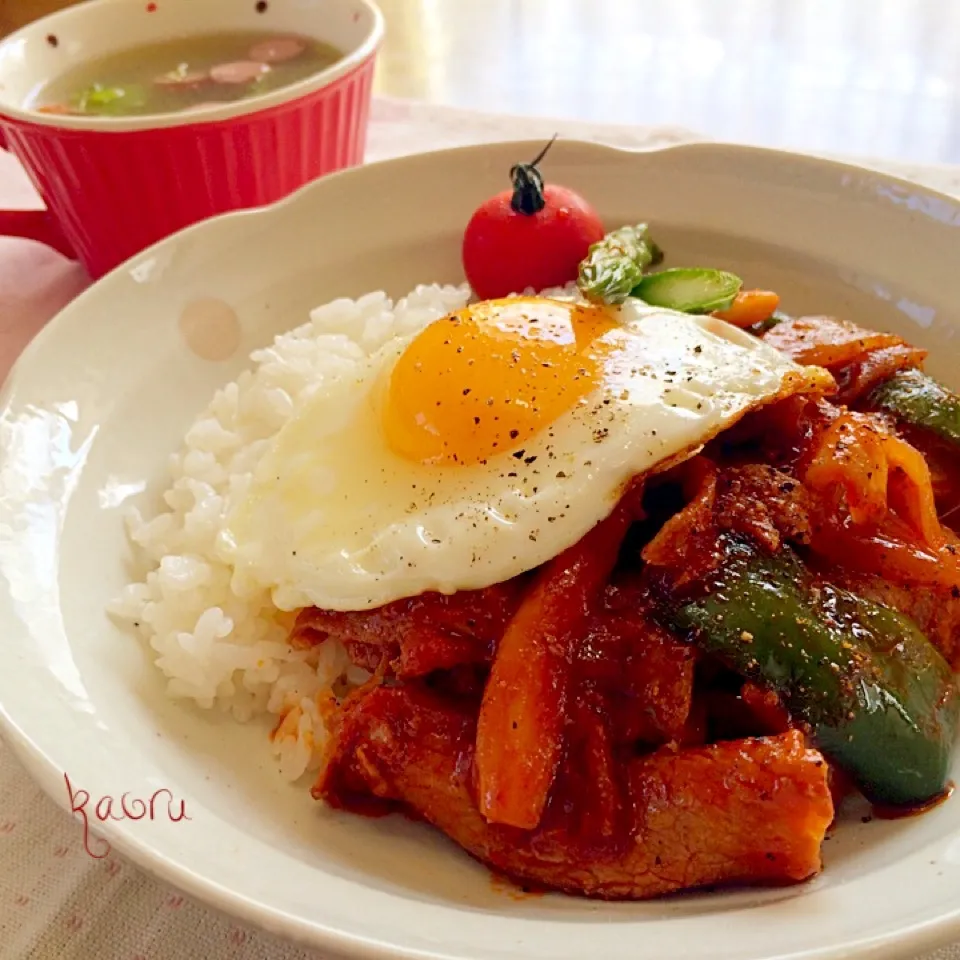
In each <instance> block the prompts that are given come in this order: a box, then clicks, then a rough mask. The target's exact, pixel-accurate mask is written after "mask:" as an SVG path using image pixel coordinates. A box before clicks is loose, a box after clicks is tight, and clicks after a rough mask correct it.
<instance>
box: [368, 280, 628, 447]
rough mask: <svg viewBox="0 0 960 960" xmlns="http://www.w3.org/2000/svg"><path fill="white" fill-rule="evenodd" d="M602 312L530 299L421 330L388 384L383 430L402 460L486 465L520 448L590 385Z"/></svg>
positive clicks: (608, 316) (603, 326) (489, 304)
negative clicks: (492, 458) (500, 455)
mask: <svg viewBox="0 0 960 960" xmlns="http://www.w3.org/2000/svg"><path fill="white" fill-rule="evenodd" d="M615 325H616V321H615V317H614V315H613V314H612V313H611V311H610V310H609V309H608V308H605V307H600V306H593V305H588V304H575V303H565V302H563V301H560V300H547V299H542V298H538V297H511V298H508V299H504V300H488V301H485V302H483V303H477V304H473V305H471V306H468V307H465V308H464V309H463V310H459V311H458V312H456V313H454V314H451V315H450V316H448V317H444V318H443V319H442V320H438V321H436V322H435V323H433V324H431V325H430V326H429V327H427V328H426V329H425V330H424V331H423V332H422V333H420V334H419V335H418V336H417V337H416V339H415V340H413V342H412V343H411V344H410V345H409V346H408V347H407V349H406V350H405V351H404V352H403V354H402V355H401V356H400V358H399V360H398V361H397V364H396V366H395V367H394V369H393V372H392V374H391V377H390V383H389V386H388V389H387V397H386V403H385V408H384V421H383V422H384V430H385V432H386V438H387V442H388V444H389V445H390V447H391V448H392V449H393V450H394V451H395V452H396V453H398V454H400V455H401V456H403V457H405V458H407V459H410V460H416V461H420V462H422V463H431V464H463V465H470V464H476V463H484V462H486V460H487V459H488V458H490V457H493V456H496V455H497V454H499V453H505V452H508V451H516V450H518V449H519V448H521V447H522V445H523V443H524V442H525V441H526V440H528V439H529V438H530V437H532V436H533V435H534V434H536V433H538V432H539V431H540V430H542V429H543V428H544V427H546V426H547V425H548V424H550V423H552V422H553V421H554V420H556V419H557V417H559V416H560V415H561V414H562V413H564V412H566V411H567V410H569V409H571V408H572V407H573V406H574V405H575V404H576V403H577V402H578V401H579V400H581V399H582V398H583V397H585V396H586V395H587V394H588V393H590V392H591V391H592V390H593V389H595V387H596V385H597V378H598V376H599V372H598V371H599V367H600V364H599V362H598V361H599V358H600V354H601V353H602V351H603V345H602V344H601V343H599V342H598V341H599V339H600V338H601V337H602V336H603V335H604V333H606V332H608V331H609V330H610V329H612V328H613V327H614V326H615Z"/></svg>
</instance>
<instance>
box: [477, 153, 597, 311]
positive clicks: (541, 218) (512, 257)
mask: <svg viewBox="0 0 960 960" xmlns="http://www.w3.org/2000/svg"><path fill="white" fill-rule="evenodd" d="M552 143H553V141H552V140H551V141H550V143H549V144H547V147H546V148H544V150H543V151H542V152H541V153H540V155H539V156H538V157H537V158H536V159H535V160H534V161H533V162H532V163H520V164H517V166H515V167H514V168H513V169H512V170H511V171H510V175H511V178H512V180H513V189H512V190H504V191H503V192H502V193H498V194H497V195H496V196H494V197H491V198H490V199H489V200H487V201H486V202H485V203H482V204H481V205H480V207H479V208H478V209H477V211H476V212H475V213H474V214H473V216H472V217H471V218H470V222H469V223H468V224H467V229H466V230H465V231H464V235H463V269H464V272H465V273H466V275H467V281H468V282H469V283H470V286H471V287H472V288H473V292H474V293H475V294H476V295H477V296H478V297H479V298H480V299H481V300H492V299H495V298H497V297H505V296H507V295H508V294H511V293H520V292H522V291H523V290H525V289H526V288H527V287H532V288H533V289H535V290H542V289H543V288H544V287H559V286H562V285H563V284H565V283H570V282H571V281H573V280H576V278H577V270H578V268H579V265H580V261H581V260H583V259H584V257H586V255H587V250H588V249H589V247H590V245H591V244H593V243H596V242H597V241H598V240H600V239H602V237H603V235H604V229H603V223H602V222H601V220H600V217H599V216H598V215H597V212H596V210H594V209H593V207H591V206H590V204H589V203H587V201H586V200H584V199H583V197H581V196H580V195H579V194H577V193H575V192H574V191H573V190H569V189H568V188H567V187H560V186H556V185H554V184H547V185H546V186H544V183H543V177H542V176H541V175H540V171H539V170H538V169H537V164H538V163H539V162H540V161H541V160H542V159H543V157H544V156H545V154H546V152H547V150H548V149H549V148H550V145H551V144H552Z"/></svg>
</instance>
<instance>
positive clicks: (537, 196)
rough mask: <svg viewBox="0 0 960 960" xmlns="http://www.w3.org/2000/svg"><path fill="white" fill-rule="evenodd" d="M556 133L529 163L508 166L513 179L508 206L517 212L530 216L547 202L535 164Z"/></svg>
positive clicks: (552, 142) (540, 176) (546, 149)
mask: <svg viewBox="0 0 960 960" xmlns="http://www.w3.org/2000/svg"><path fill="white" fill-rule="evenodd" d="M557 136H558V134H556V133H555V134H554V135H553V137H552V138H551V139H550V142H549V143H548V144H547V145H546V146H545V147H544V148H543V149H542V150H541V151H540V152H539V153H538V154H537V155H536V156H535V157H534V158H533V160H531V161H530V162H529V163H518V164H516V165H515V166H513V167H511V168H510V179H511V180H512V181H513V197H512V198H511V199H510V207H511V209H513V210H515V211H516V212H517V213H522V214H523V215H524V216H527V217H532V216H533V215H534V214H536V213H539V212H540V211H541V210H542V209H543V208H544V207H545V206H546V204H547V201H546V200H545V199H544V197H543V176H542V175H541V173H540V171H539V170H538V169H537V164H539V163H540V161H541V160H543V158H544V157H545V156H546V155H547V151H548V150H549V149H550V148H551V147H552V146H553V144H554V143H555V142H556V139H557Z"/></svg>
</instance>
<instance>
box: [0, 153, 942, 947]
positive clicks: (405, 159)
mask: <svg viewBox="0 0 960 960" xmlns="http://www.w3.org/2000/svg"><path fill="white" fill-rule="evenodd" d="M563 144H564V149H565V150H566V151H567V152H568V153H569V152H570V151H576V153H575V154H574V155H573V156H572V157H570V159H573V158H575V157H581V158H582V159H584V160H586V161H588V162H595V161H597V160H598V159H601V158H603V157H607V158H612V157H616V156H617V155H638V154H674V155H676V154H678V153H687V154H694V155H696V154H702V155H703V156H704V157H705V158H706V160H707V161H708V160H709V158H710V157H711V156H715V157H726V158H730V157H734V158H736V157H738V156H739V157H743V156H746V155H751V156H755V157H762V158H763V162H771V163H776V162H781V163H784V162H785V163H790V164H798V163H799V164H803V165H804V166H805V167H806V168H808V169H812V170H818V171H820V172H821V173H823V172H826V173H829V172H831V171H832V172H834V173H837V174H842V173H848V174H851V175H856V176H861V177H862V176H863V175H865V174H866V175H869V176H870V177H872V178H875V180H876V181H877V182H881V183H884V184H888V185H891V186H895V187H899V188H905V189H908V190H909V191H910V192H911V193H912V194H919V195H923V196H926V197H927V198H929V199H931V200H936V201H938V202H940V203H947V204H949V205H950V206H951V208H952V210H953V211H954V213H955V214H956V216H957V218H958V220H960V200H958V199H957V198H956V197H952V196H950V195H949V194H945V193H942V192H940V191H937V190H934V189H931V188H929V187H926V186H924V185H921V184H917V183H915V182H914V181H911V180H908V179H906V178H902V177H897V176H893V175H890V174H887V173H885V172H883V171H879V170H875V169H873V168H870V167H863V166H860V165H858V164H855V163H849V162H844V161H839V160H834V159H827V158H823V157H819V156H814V155H811V154H803V153H793V152H789V151H783V150H776V149H771V148H766V147H753V146H740V145H736V144H730V143H713V142H703V141H696V142H689V143H680V144H669V145H658V146H653V147H648V146H639V147H622V146H610V145H607V144H601V143H596V142H592V141H584V140H578V139H575V138H571V139H564V141H563ZM507 146H509V147H510V148H511V149H513V148H516V149H518V150H523V149H525V148H533V149H538V148H539V147H540V146H542V143H541V142H540V141H533V140H503V141H496V142H490V143H482V144H469V145H465V146H458V147H452V148H446V149H441V150H434V151H429V152H424V153H417V154H409V155H406V156H402V157H395V158H386V159H383V160H379V161H375V162H373V163H370V164H365V165H363V166H361V167H356V168H352V169H350V170H345V171H341V172H339V173H336V174H332V175H329V176H327V177H323V178H321V179H320V180H317V181H314V182H313V183H310V184H307V185H306V186H304V187H302V188H300V189H299V190H297V191H296V192H295V193H293V194H291V195H290V196H288V197H286V198H285V199H283V200H281V201H279V202H276V203H273V204H270V205H266V206H263V207H257V208H253V209H248V210H241V211H234V212H231V213H227V214H223V215H220V216H218V217H214V218H210V219H209V220H205V221H202V222H200V223H198V224H194V225H192V226H190V227H187V228H185V229H183V230H181V231H178V232H177V233H175V234H173V235H171V236H170V237H167V238H165V239H164V240H161V241H159V242H158V243H156V244H154V245H152V246H151V247H149V248H148V249H146V250H144V251H142V252H141V253H139V254H137V255H135V256H134V257H132V258H130V259H129V260H128V261H126V263H124V264H122V265H120V266H119V267H117V268H116V269H115V270H113V271H111V272H110V273H109V274H107V275H106V276H105V277H103V278H102V279H100V280H99V281H97V282H96V283H94V284H92V285H91V286H90V287H89V288H87V289H86V290H85V291H83V292H82V293H81V294H80V295H79V296H78V297H76V298H75V299H74V300H73V301H71V302H70V303H69V304H68V305H67V306H66V307H65V308H64V309H62V310H61V311H59V312H58V313H57V314H56V316H54V317H53V318H52V319H51V320H50V321H49V322H48V323H47V324H46V325H45V326H44V328H43V329H42V330H41V331H39V333H38V334H37V335H36V336H35V337H34V338H33V339H32V340H31V341H30V343H29V344H28V345H27V346H26V348H25V349H24V350H23V351H22V352H21V354H20V356H19V357H18V358H17V360H16V361H15V362H14V364H13V365H12V367H11V369H10V371H9V373H8V375H7V377H6V378H5V380H4V382H3V384H2V386H0V414H3V413H5V412H6V411H7V409H8V407H9V405H10V402H11V401H12V400H13V399H14V397H15V394H16V391H17V389H18V387H19V382H20V379H21V377H23V376H24V375H25V371H28V370H29V368H30V366H31V364H32V363H33V362H34V361H35V360H36V358H37V356H38V355H39V354H41V352H42V351H43V350H44V349H46V347H47V346H48V345H49V342H51V341H53V340H54V338H56V337H57V336H59V335H60V332H61V331H62V329H63V328H64V326H65V325H66V324H70V323H73V322H79V321H78V320H74V317H75V316H77V317H79V316H81V315H82V314H83V313H84V310H85V308H86V303H87V299H88V298H89V299H91V300H93V299H95V298H96V297H98V296H100V295H101V293H102V288H103V287H104V286H107V285H108V284H110V283H111V282H114V280H115V279H116V278H117V276H118V275H121V274H127V273H129V272H130V271H131V269H133V268H134V267H135V265H136V264H138V263H143V262H145V261H147V260H148V259H150V258H152V257H155V256H157V255H158V254H161V253H163V252H164V251H166V250H169V249H172V248H174V247H175V246H176V245H178V244H180V243H182V242H184V241H185V240H188V239H189V240H193V239H195V238H196V237H198V236H202V234H203V233H204V231H206V230H212V229H220V228H221V227H222V226H223V223H239V222H240V221H246V220H250V221H253V220H261V219H265V218H275V217H276V218H282V217H283V216H284V215H285V213H286V211H287V210H288V209H289V208H291V207H295V206H297V205H299V204H300V203H302V202H303V200H304V198H305V197H307V196H310V195H311V194H313V193H315V192H320V191H324V190H330V189H331V187H332V186H335V184H336V183H337V182H341V181H342V179H343V178H357V177H363V176H367V175H369V174H368V173H367V171H369V170H374V171H378V170H382V169H383V168H384V167H391V168H396V167H398V166H400V165H402V166H411V167H415V166H417V165H423V164H428V165H429V164H433V163H438V162H444V163H448V162H456V160H457V158H459V157H462V156H464V155H467V154H476V155H483V154H490V153H493V152H495V151H497V150H501V149H503V148H505V147H507ZM0 736H2V737H3V740H4V742H5V743H6V744H7V746H8V747H9V748H10V749H11V751H12V752H13V753H14V755H15V756H16V757H17V759H18V760H19V762H20V763H21V764H23V766H24V767H26V769H27V771H28V773H29V775H30V776H31V778H32V779H33V780H34V781H35V782H36V783H37V784H38V785H39V786H40V787H41V789H43V790H44V792H45V793H46V794H47V795H48V796H49V797H50V798H51V799H52V800H53V801H54V802H55V803H56V804H57V805H58V806H59V807H60V808H61V809H64V810H66V811H69V805H68V804H67V803H66V802H65V798H64V796H63V789H62V771H61V768H60V766H59V765H58V764H55V763H54V762H53V760H52V759H51V758H50V757H49V756H47V755H46V754H45V753H44V751H43V750H42V749H41V748H39V747H38V746H37V745H36V744H35V743H33V742H32V740H31V738H30V736H29V735H28V733H27V732H26V730H25V729H23V727H22V726H21V724H20V723H19V722H18V721H17V720H16V718H15V717H13V716H12V715H11V714H10V713H9V712H8V710H7V707H6V705H5V704H4V703H2V702H0ZM97 834H98V835H101V836H103V837H104V838H105V839H106V840H107V841H108V842H109V843H110V844H111V846H112V847H113V848H115V849H116V850H117V851H118V852H119V853H121V854H122V855H124V856H125V857H127V858H128V859H130V860H131V861H132V862H133V863H134V864H136V866H137V867H138V868H139V869H142V870H144V871H145V872H146V873H148V874H150V875H151V876H153V877H156V878H157V879H160V880H161V881H163V882H165V883H169V884H171V885H173V886H175V887H177V888H178V889H181V890H183V891H184V892H186V893H188V894H189V895H191V896H193V897H195V898H196V899H197V900H199V901H200V902H202V903H205V904H207V905H210V906H212V907H214V908H215V909H218V910H221V911H223V912H225V913H227V914H229V915H232V916H236V917H237V918H239V919H241V920H242V921H244V922H247V923H251V924H254V925H256V926H258V927H260V928H261V929H264V930H267V931H269V932H271V933H274V934H276V935H278V936H281V937H284V938H287V939H289V940H293V941H296V942H300V943H304V944H310V945H313V946H316V947H320V948H321V949H326V950H333V951H336V952H337V953H338V954H339V955H342V956H349V957H352V958H357V960H457V956H455V955H453V954H448V953H446V952H434V951H425V950H421V949H418V948H412V949H411V948H407V947H403V946H397V945H395V944H391V943H388V942H382V941H378V940H375V939H372V938H371V937H369V936H357V935H354V934H352V933H349V932H344V931H343V930H338V929H334V928H329V927H318V926H317V925H316V924H310V923H308V922H307V921H305V920H304V918H302V917H297V916H294V915H292V914H290V913H287V912H285V911H283V910H282V909H279V908H277V907H274V906H268V905H265V904H263V903H260V902H257V901H254V900H251V899H249V898H246V897H245V896H243V895H242V894H237V893H235V892H233V891H231V890H230V889H228V888H226V887H223V886H221V885H220V884H218V883H216V882H214V881H212V880H210V879H209V878H206V877H204V876H202V875H201V874H199V873H197V872H195V871H194V870H193V869H191V868H190V867H188V866H184V865H182V864H180V863H178V862H176V861H174V860H172V859H170V858H168V857H167V856H166V855H165V854H164V853H163V851H162V850H161V849H160V848H159V847H157V845H155V844H153V843H151V842H148V841H145V840H141V839H138V835H137V834H136V833H134V832H131V831H127V830H124V829H123V828H122V825H120V824H114V823H112V822H107V823H105V824H99V825H98V829H97ZM954 835H956V836H958V837H960V832H957V833H956V834H953V833H951V834H948V836H954ZM530 922H531V923H532V924H534V923H535V924H537V925H539V923H541V922H545V923H550V921H530ZM600 922H602V921H600ZM673 922H675V923H677V924H681V923H682V922H683V920H682V919H681V918H677V919H676V920H675V921H673ZM642 923H643V921H642V920H638V921H636V922H635V924H634V925H636V926H641V925H642ZM953 937H960V905H958V907H957V909H956V910H955V911H954V912H953V913H952V914H950V913H948V914H941V915H940V916H937V917H932V918H929V919H927V920H925V921H921V922H918V923H916V924H914V925H912V926H905V927H903V928H901V929H900V930H898V931H896V932H893V933H889V934H883V935H880V936H879V937H874V938H861V939H860V940H856V941H853V942H849V941H848V942H844V943H841V944H837V945H835V946H827V947H823V948H819V949H814V950H804V951H803V953H802V954H797V953H782V952H781V953H776V954H770V958H769V960H778V958H780V960H787V958H788V957H799V956H803V957H804V958H809V960H814V958H816V960H841V958H849V957H860V958H867V957H874V958H877V960H886V958H891V960H892V958H894V957H896V956H900V955H901V952H902V951H903V950H905V949H908V950H916V951H923V950H927V949H933V948H936V947H937V946H939V945H941V944H943V943H946V942H948V941H949V940H950V939H951V938H953Z"/></svg>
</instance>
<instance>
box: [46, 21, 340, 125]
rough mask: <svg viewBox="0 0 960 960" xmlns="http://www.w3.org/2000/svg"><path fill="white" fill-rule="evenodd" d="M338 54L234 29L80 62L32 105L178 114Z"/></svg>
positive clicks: (321, 65)
mask: <svg viewBox="0 0 960 960" xmlns="http://www.w3.org/2000/svg"><path fill="white" fill-rule="evenodd" d="M341 56H342V54H341V53H340V51H339V50H336V49H334V48H333V47H331V46H328V45H327V44H324V43H320V42H319V41H316V40H312V39H310V38H309V37H302V36H296V35H293V34H287V35H283V36H277V35H275V34H270V33H261V32H250V31H243V32H239V31H233V32H227V33H217V34H206V35H200V36H196V37H183V38H180V39H176V40H164V41H162V42H160V43H152V44H148V45H144V46H139V47H131V48H129V49H127V50H124V51H122V52H120V53H116V54H112V55H111V56H109V57H103V58H101V59H99V60H92V61H90V62H89V63H85V64H82V65H81V66H79V67H77V68H76V69H74V70H71V71H69V72H67V73H65V74H63V75H62V76H59V77H57V78H56V79H54V80H52V81H51V82H50V83H49V84H47V85H46V86H45V87H43V88H42V89H41V90H40V92H39V93H38V94H37V95H36V96H35V97H34V98H33V100H32V101H31V103H30V106H31V107H33V108H34V109H36V110H41V111H43V112H46V113H63V114H76V115H78V116H95V117H128V116H142V115H145V114H152V113H176V112H178V111H181V110H191V109H196V108H198V107H203V106H207V105H210V104H218V103H230V102H234V101H237V100H245V99H247V98H248V97H254V96H259V95H260V94H263V93H267V92H269V91H271V90H277V89H279V88H281V87H286V86H289V85H290V84H292V83H297V82H298V81H300V80H304V79H305V78H307V77H309V76H311V75H312V74H314V73H317V72H318V71H320V70H324V69H326V68H327V67H329V66H330V65H331V64H333V63H335V62H336V61H337V60H339V59H340V58H341Z"/></svg>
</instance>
